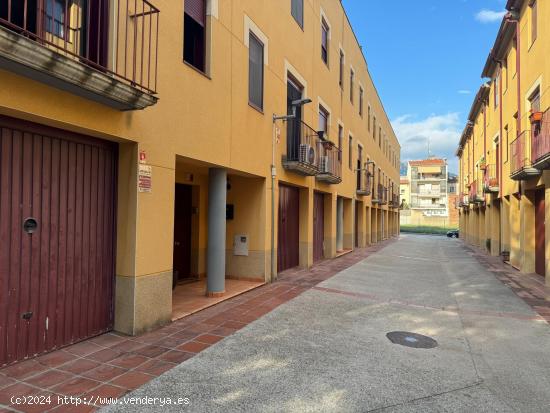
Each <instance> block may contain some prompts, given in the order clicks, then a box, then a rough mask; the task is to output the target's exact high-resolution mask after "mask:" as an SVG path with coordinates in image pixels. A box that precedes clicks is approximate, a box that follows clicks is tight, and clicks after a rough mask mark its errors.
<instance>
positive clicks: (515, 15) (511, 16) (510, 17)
mask: <svg viewBox="0 0 550 413" xmlns="http://www.w3.org/2000/svg"><path fill="white" fill-rule="evenodd" d="M506 21H507V22H508V23H513V24H515V25H516V76H517V109H518V116H517V122H516V125H517V127H516V139H517V138H519V135H520V134H521V28H520V25H519V12H517V11H516V10H513V11H510V13H508V14H507V15H506ZM525 149H527V148H525ZM501 174H502V172H501ZM519 187H520V188H521V181H520V185H519ZM499 189H500V188H499Z"/></svg>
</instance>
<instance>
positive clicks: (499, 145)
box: [495, 63, 508, 198]
mask: <svg viewBox="0 0 550 413" xmlns="http://www.w3.org/2000/svg"><path fill="white" fill-rule="evenodd" d="M500 67H501V69H502V63H500ZM507 75H508V74H507ZM499 95H500V98H499V102H500V108H499V118H500V120H499V122H500V125H499V130H500V132H499V134H498V142H499V144H498V152H499V156H498V162H499V163H500V165H498V191H499V198H502V194H503V192H504V191H503V190H502V164H503V162H502V142H503V140H502V132H503V131H504V128H503V126H502V119H503V114H502V107H503V106H504V102H503V101H502V99H503V93H502V70H501V75H500V85H499ZM495 167H496V165H495Z"/></svg>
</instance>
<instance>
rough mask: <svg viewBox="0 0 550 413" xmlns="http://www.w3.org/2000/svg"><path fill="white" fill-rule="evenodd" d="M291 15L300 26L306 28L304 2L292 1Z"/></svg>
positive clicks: (299, 0)
mask: <svg viewBox="0 0 550 413" xmlns="http://www.w3.org/2000/svg"><path fill="white" fill-rule="evenodd" d="M290 13H291V14H292V17H294V20H296V23H298V26H300V27H301V28H302V29H303V28H304V0H292V1H291V3H290Z"/></svg>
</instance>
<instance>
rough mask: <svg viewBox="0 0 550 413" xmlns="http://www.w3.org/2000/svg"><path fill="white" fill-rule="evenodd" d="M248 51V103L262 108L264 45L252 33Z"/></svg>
mask: <svg viewBox="0 0 550 413" xmlns="http://www.w3.org/2000/svg"><path fill="white" fill-rule="evenodd" d="M249 36H250V38H249V49H248V102H249V103H250V104H251V105H252V106H254V107H256V108H258V109H262V110H263V108H264V45H263V43H262V42H260V40H258V38H257V37H256V36H254V34H253V33H252V32H250V33H249Z"/></svg>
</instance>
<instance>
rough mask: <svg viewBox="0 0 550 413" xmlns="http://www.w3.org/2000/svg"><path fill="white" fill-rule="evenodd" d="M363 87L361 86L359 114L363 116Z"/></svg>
mask: <svg viewBox="0 0 550 413" xmlns="http://www.w3.org/2000/svg"><path fill="white" fill-rule="evenodd" d="M363 93H364V92H363V88H362V87H360V88H359V116H361V117H363Z"/></svg>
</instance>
